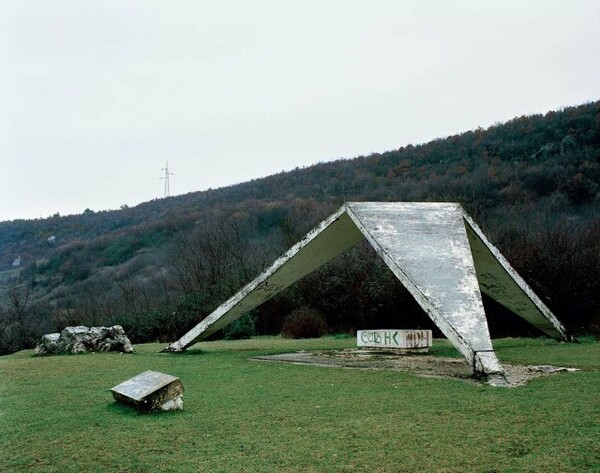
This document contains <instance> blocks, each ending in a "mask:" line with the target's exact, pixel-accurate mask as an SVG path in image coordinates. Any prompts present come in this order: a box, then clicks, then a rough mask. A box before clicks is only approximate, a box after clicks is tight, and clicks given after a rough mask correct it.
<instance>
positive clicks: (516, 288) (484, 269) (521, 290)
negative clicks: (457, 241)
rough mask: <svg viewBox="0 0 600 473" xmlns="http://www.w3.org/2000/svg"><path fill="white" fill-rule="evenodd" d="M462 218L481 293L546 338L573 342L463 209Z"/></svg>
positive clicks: (550, 312) (562, 326) (561, 325)
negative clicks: (533, 327)
mask: <svg viewBox="0 0 600 473" xmlns="http://www.w3.org/2000/svg"><path fill="white" fill-rule="evenodd" d="M463 217H464V219H465V222H466V228H467V236H468V238H469V245H470V246H471V252H472V253H473V259H474V261H475V271H476V272H477V280H478V281H479V287H480V289H481V292H483V293H485V294H486V295H488V296H490V297H491V298H492V299H494V300H495V301H497V302H498V303H500V304H502V305H503V306H504V307H506V308H507V309H509V310H510V311H511V312H513V313H515V314H516V315H518V316H519V317H521V318H523V319H524V320H526V321H527V322H529V323H530V324H531V325H533V326H535V327H537V328H538V329H540V330H541V331H542V332H544V333H545V334H546V335H549V336H550V337H552V338H556V339H558V340H565V341H570V340H573V337H572V336H571V335H570V334H569V333H568V332H567V329H566V328H565V327H564V325H563V324H561V323H560V321H559V320H558V319H557V318H556V317H555V316H554V314H553V313H552V311H551V310H550V309H549V308H548V307H547V306H546V305H545V304H544V303H543V302H542V301H541V299H540V298H539V297H538V296H537V295H536V294H535V292H533V289H531V287H530V286H529V285H528V284H527V283H526V282H525V280H524V279H523V278H522V277H521V276H520V275H519V274H518V273H517V271H515V269H514V268H513V267H512V266H511V265H510V263H509V262H508V261H507V260H506V258H504V256H503V255H502V253H500V250H498V248H496V247H495V246H494V245H493V244H492V243H490V241H489V240H488V239H487V238H486V237H485V234H484V233H483V231H482V230H481V229H480V228H479V226H478V225H477V224H476V223H475V222H474V221H473V219H472V218H471V217H470V216H469V215H467V214H466V212H464V210H463Z"/></svg>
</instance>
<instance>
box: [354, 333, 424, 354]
mask: <svg viewBox="0 0 600 473" xmlns="http://www.w3.org/2000/svg"><path fill="white" fill-rule="evenodd" d="M432 339H433V337H432V333H431V330H359V331H358V332H357V333H356V344H357V346H359V347H365V348H396V349H400V350H419V351H426V350H427V349H428V348H429V347H431V342H432Z"/></svg>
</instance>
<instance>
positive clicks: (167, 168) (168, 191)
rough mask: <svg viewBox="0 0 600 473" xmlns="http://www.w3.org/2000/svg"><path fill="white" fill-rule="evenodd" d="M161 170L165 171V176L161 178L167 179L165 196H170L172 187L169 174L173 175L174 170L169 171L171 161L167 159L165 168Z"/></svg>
mask: <svg viewBox="0 0 600 473" xmlns="http://www.w3.org/2000/svg"><path fill="white" fill-rule="evenodd" d="M161 171H164V172H165V175H164V177H159V179H160V180H163V179H164V181H165V197H169V196H170V195H171V189H170V188H169V176H173V173H172V172H169V161H167V165H166V166H165V167H164V168H161Z"/></svg>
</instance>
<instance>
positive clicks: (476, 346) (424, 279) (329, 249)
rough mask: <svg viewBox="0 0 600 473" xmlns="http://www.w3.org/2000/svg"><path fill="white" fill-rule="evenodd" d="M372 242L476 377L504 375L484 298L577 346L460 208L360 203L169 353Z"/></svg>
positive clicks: (343, 210) (302, 244)
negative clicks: (347, 253) (325, 265)
mask: <svg viewBox="0 0 600 473" xmlns="http://www.w3.org/2000/svg"><path fill="white" fill-rule="evenodd" d="M364 238H366V239H367V240H368V241H369V243H370V244H371V245H372V246H373V247H374V248H375V251H376V252H377V253H378V254H379V256H381V258H383V260H384V261H385V263H386V264H387V265H388V266H389V268H390V269H391V270H392V272H393V273H394V274H395V275H396V277H397V278H398V279H399V280H400V281H401V282H402V284H403V285H404V286H405V287H406V288H407V289H408V290H409V291H410V293H411V294H412V295H413V297H414V298H415V299H416V300H417V302H418V303H419V304H420V305H421V307H422V308H423V309H424V310H425V312H426V313H427V314H428V315H429V316H430V317H431V319H432V320H433V321H434V322H435V324H436V325H437V326H438V327H439V329H440V330H441V331H442V332H443V333H444V335H445V336H446V337H448V339H449V340H450V341H451V342H452V343H453V344H454V346H455V347H456V348H457V349H458V350H459V351H460V352H461V353H462V354H463V355H464V357H465V358H466V359H467V361H468V363H469V364H470V365H471V367H472V369H473V372H474V373H475V374H476V375H479V376H485V377H488V376H491V375H497V376H500V377H502V376H503V373H504V371H503V369H502V366H501V365H500V363H499V362H498V359H497V358H496V354H495V353H494V349H493V347H492V342H491V339H490V334H489V329H488V325H487V319H486V316H485V312H484V309H483V303H482V301H481V292H484V293H486V294H487V295H489V296H490V297H492V298H493V299H495V300H496V301H498V302H499V303H500V304H502V305H504V306H505V307H507V308H508V309H510V310H511V311H513V312H514V313H515V314H517V315H519V316H521V317H522V318H523V319H525V320H527V321H528V322H530V323H531V324H533V325H534V326H536V327H538V328H539V329H540V330H541V331H542V332H544V333H546V334H547V335H550V336H551V337H554V338H557V339H563V340H569V339H570V338H571V337H570V336H569V335H568V334H567V332H566V330H565V327H564V326H563V325H562V324H561V323H560V322H559V321H558V320H557V319H556V317H555V316H554V315H553V314H552V312H551V311H550V310H549V309H548V308H547V307H546V306H545V305H544V303H543V302H542V301H541V300H540V299H539V298H538V297H537V296H536V295H535V294H534V292H533V291H532V289H531V288H530V287H529V286H528V285H527V283H526V282H525V281H524V280H523V279H522V278H521V277H520V276H519V275H518V274H517V273H516V271H515V270H514V269H513V268H512V267H511V265H510V264H509V263H508V261H506V259H505V258H504V257H503V256H502V255H501V254H500V252H499V251H498V249H497V248H496V247H494V246H493V245H492V244H491V243H490V242H489V241H488V240H487V239H486V237H485V236H484V234H483V232H482V231H481V230H480V228H479V227H478V226H477V225H476V224H475V222H473V220H472V219H471V218H470V217H469V216H468V215H467V214H466V212H465V211H464V210H463V208H462V207H461V206H460V205H459V204H455V203H414V202H413V203H409V202H389V203H387V202H352V203H346V204H345V205H344V206H342V207H341V208H340V209H339V210H338V211H337V212H336V213H335V214H333V215H332V216H330V217H329V218H328V219H326V220H324V221H323V222H322V223H321V224H320V225H319V226H317V227H316V228H315V229H314V230H312V231H311V232H310V233H308V234H307V235H306V236H305V237H304V238H303V239H302V241H300V242H299V243H297V244H296V245H294V246H293V247H292V248H291V249H290V250H289V251H288V252H287V253H285V254H284V255H283V256H282V257H280V258H279V259H278V260H277V261H275V263H273V265H272V266H271V267H270V268H268V269H267V270H266V271H264V272H263V273H262V274H260V275H259V276H258V277H257V278H256V279H255V280H254V281H252V282H251V283H250V284H248V285H247V286H245V287H244V288H243V289H241V290H240V291H239V292H238V293H237V294H235V295H234V296H233V297H231V298H230V299H229V300H228V301H226V302H225V303H223V304H222V305H221V306H220V307H218V308H217V309H216V310H215V311H214V312H212V313H211V314H210V315H209V316H208V317H206V318H205V319H204V320H202V321H201V322H200V323H199V324H198V325H196V326H195V327H194V328H193V329H191V330H190V331H189V332H188V333H186V334H185V335H184V336H183V337H181V338H180V339H179V340H177V341H176V342H174V343H172V344H171V345H169V346H168V347H167V348H166V350H168V351H181V350H185V349H186V348H187V347H189V346H190V345H192V344H193V343H195V342H197V341H199V340H201V339H203V338H206V337H208V336H209V335H211V334H212V333H214V332H216V331H218V330H220V329H222V328H223V327H225V326H226V325H227V324H229V323H231V322H233V321H234V320H236V319H237V318H239V317H241V316H242V315H244V314H245V313H247V312H249V311H250V310H252V309H254V308H255V307H257V306H259V305H260V304H262V303H263V302H265V301H267V300H268V299H270V298H271V297H273V296H275V295H276V294H278V293H279V292H281V291H283V290H284V289H286V288H287V287H289V286H290V285H292V284H293V283H295V282H296V281H298V280H299V279H301V278H303V277H304V276H306V275H307V274H309V273H311V272H313V271H315V270H316V269H318V268H319V267H321V266H322V265H324V264H325V263H327V262H328V261H330V260H332V259H333V258H335V257H336V256H338V255H339V254H341V253H343V252H344V251H346V250H347V249H349V248H350V247H352V246H354V245H355V244H357V243H358V242H360V241H361V240H363V239H364ZM480 291H481V292H480Z"/></svg>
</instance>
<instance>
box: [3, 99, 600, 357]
mask: <svg viewBox="0 0 600 473" xmlns="http://www.w3.org/2000/svg"><path fill="white" fill-rule="evenodd" d="M599 190H600V102H594V103H590V104H585V105H581V106H577V107H570V108H566V109H563V110H561V111H556V112H549V113H547V114H545V115H534V116H524V117H518V118H515V119H513V120H510V121H509V122H507V123H504V124H498V125H495V126H492V127H490V128H488V129H477V130H473V131H469V132H466V133H462V134H460V135H455V136H450V137H448V138H444V139H438V140H434V141H432V142H430V143H427V144H422V145H418V146H412V145H409V146H406V147H403V148H400V149H398V150H395V151H389V152H385V153H381V154H373V155H370V156H361V157H357V158H354V159H341V160H337V161H333V162H327V163H321V164H317V165H315V166H310V167H306V168H302V169H296V170H294V171H290V172H283V173H279V174H276V175H272V176H269V177H266V178H262V179H256V180H253V181H250V182H246V183H243V184H239V185H235V186H230V187H226V188H221V189H214V190H208V191H204V192H194V193H190V194H186V195H182V196H177V197H170V198H166V199H158V200H153V201H151V202H147V203H144V204H140V205H138V206H135V207H132V208H123V209H121V210H117V211H103V212H93V211H86V212H84V213H83V214H81V215H75V216H67V217H60V216H55V217H52V218H48V219H38V220H15V221H11V222H1V223H0V291H1V292H0V297H2V296H3V300H4V306H3V308H2V312H1V314H0V315H2V317H3V319H2V320H3V321H4V322H3V323H2V324H0V341H2V340H4V341H3V343H4V347H5V348H4V351H6V350H7V349H8V348H6V347H7V346H8V345H7V344H10V343H13V342H12V341H11V340H12V338H10V337H12V336H13V335H12V334H13V332H14V324H15V322H14V320H13V319H14V316H15V298H17V299H18V301H17V306H18V304H21V305H22V303H23V302H25V303H26V307H27V310H26V312H27V316H28V317H29V319H31V320H30V321H29V322H28V326H30V327H29V328H30V329H31V330H30V332H31V334H30V335H31V337H34V336H37V334H38V332H39V331H40V330H42V329H43V330H47V329H48V328H49V327H51V326H54V327H57V328H59V327H60V326H61V325H64V323H67V322H68V323H75V322H77V323H100V322H102V323H108V322H112V321H116V322H121V323H122V324H123V325H126V326H127V325H129V326H130V328H131V329H132V330H135V331H136V335H134V338H138V339H146V338H148V337H150V338H169V337H172V336H173V334H174V333H180V332H181V330H182V329H183V328H185V326H187V325H189V324H191V323H192V321H197V319H198V314H205V313H207V311H209V310H210V309H211V308H213V307H214V306H215V305H216V304H217V303H218V302H221V301H222V298H223V297H226V296H228V295H231V292H232V291H234V290H235V289H237V288H239V287H240V286H241V284H243V283H244V282H247V281H248V280H249V279H251V278H252V277H253V276H254V275H255V274H256V272H257V271H259V270H260V269H262V268H263V267H264V266H265V265H266V264H267V263H270V262H271V260H272V259H273V258H274V257H276V256H278V255H279V254H280V253H281V252H282V251H284V250H285V249H287V247H288V246H289V245H290V244H291V243H293V242H294V241H295V240H296V239H297V238H299V237H301V236H302V235H303V233H304V232H305V231H307V230H308V229H310V228H311V227H312V226H313V225H315V224H316V223H318V221H319V220H320V219H322V218H323V217H325V216H326V215H327V214H329V213H330V212H332V211H334V210H335V209H336V208H337V207H338V206H339V205H340V204H341V203H343V202H344V201H354V200H356V201H458V202H460V203H462V204H463V205H464V206H465V207H466V209H467V210H468V211H469V212H470V213H471V214H472V215H473V217H474V218H475V219H476V220H477V221H478V222H479V223H480V224H481V225H482V226H483V228H484V230H485V231H486V232H487V233H488V234H489V235H490V236H491V239H492V240H493V241H494V242H495V243H496V244H497V245H498V246H499V247H500V249H501V250H502V251H503V252H504V253H505V254H506V255H507V257H508V259H509V261H511V263H512V264H513V265H514V266H515V267H516V268H517V269H518V270H519V271H520V272H521V273H522V274H523V276H524V277H525V279H526V280H527V281H528V282H529V283H530V284H532V285H533V286H534V288H535V289H536V290H537V291H538V292H539V293H540V294H541V296H542V298H543V299H544V300H545V301H546V302H547V303H548V305H549V306H550V307H551V308H552V309H553V310H554V311H555V312H556V313H557V314H558V315H559V317H561V318H562V319H563V320H565V322H566V323H567V325H570V326H571V328H573V329H576V330H577V329H580V330H590V329H591V330H593V327H592V326H593V325H594V324H595V323H597V320H596V319H595V318H597V317H598V313H599V312H600V310H599V309H600V303H599V301H598V294H600V291H599V290H598V289H599V287H598V281H599V280H600V277H599V276H600V274H599V273H598V271H599V269H598V268H599V267H600V261H599V256H598V255H600V246H599V243H598V242H599V241H600V218H599V215H600V212H598V210H599V206H600V198H599ZM361 252H362V253H361ZM359 253H360V254H359ZM342 260H343V261H338V262H336V263H335V264H336V265H338V266H340V265H346V266H344V267H343V268H341V270H342V271H343V274H344V277H345V278H347V281H346V284H347V285H350V286H352V285H353V287H354V289H359V292H358V294H362V295H361V297H360V300H357V297H358V296H357V295H351V296H350V295H348V294H346V293H343V291H344V289H343V284H342V281H338V282H337V283H336V282H335V281H334V282H331V281H332V279H331V278H329V279H327V280H328V281H330V282H328V283H327V284H324V283H323V281H322V280H319V284H320V286H319V287H320V289H319V290H314V288H312V289H311V288H310V287H309V286H310V284H311V278H309V279H308V280H307V281H304V282H303V283H301V284H300V285H298V287H296V288H294V289H293V290H291V291H288V292H289V293H288V294H286V295H284V296H282V297H280V298H278V300H276V301H274V302H272V303H271V304H270V305H267V306H266V307H265V308H263V309H261V311H260V312H257V313H256V314H254V315H253V317H254V319H255V320H254V322H256V327H257V329H258V330H259V331H263V332H273V331H277V330H278V329H279V328H280V326H277V323H276V322H273V321H272V320H271V319H270V317H275V315H274V314H275V312H277V311H291V310H292V309H294V308H297V307H298V306H301V307H307V306H309V307H311V308H314V309H316V310H318V311H319V312H320V313H322V314H323V316H324V318H325V319H326V322H327V324H328V326H329V328H330V330H343V329H352V328H354V326H356V325H357V324H362V325H369V323H371V321H373V323H375V321H377V320H378V318H381V317H384V313H386V311H388V312H389V311H391V310H396V309H397V308H398V306H399V305H402V307H405V305H406V304H408V302H406V300H405V299H401V300H400V299H398V298H397V297H395V296H389V295H387V294H381V293H379V292H381V291H379V290H377V289H375V286H379V287H381V288H385V287H389V285H391V284H392V285H393V284H395V282H393V281H391V282H390V281H388V280H387V279H385V278H387V275H382V274H383V273H385V271H384V270H383V269H381V267H380V266H378V263H377V262H375V261H374V258H373V257H372V254H371V253H369V251H368V249H365V248H358V249H355V250H354V251H353V252H351V254H350V256H345V257H343V258H342ZM365 261H368V262H369V263H368V264H370V265H371V266H369V267H370V268H372V273H373V275H372V276H373V278H375V279H370V280H369V281H366V280H364V279H365V277H366V276H365V268H363V267H362V266H361V265H363V264H367V263H365ZM333 266H335V265H333ZM359 267H360V268H359ZM337 269H340V268H337ZM330 270H331V268H325V269H324V270H322V271H321V272H320V273H319V274H317V275H315V276H313V277H312V280H314V281H316V280H317V279H318V278H323V277H324V274H326V273H327V271H330ZM367 273H368V271H367ZM352 278H354V279H352ZM361 278H362V279H361ZM378 278H379V279H378ZM382 278H384V279H385V280H384V279H382ZM333 279H334V280H335V278H333ZM314 281H313V282H314ZM335 284H338V286H339V287H338V286H335V287H331V285H335ZM325 288H328V291H329V292H327V293H326V294H320V290H321V289H323V290H324V289H325ZM371 292H372V293H371ZM2 293H4V294H2ZM317 294H318V295H319V297H320V299H318V300H317V299H316V295H317ZM276 304H279V306H278V307H275V306H276ZM370 304H371V305H370ZM17 309H18V307H17ZM348 311H350V312H352V313H351V314H346V315H345V316H344V317H345V318H344V320H345V321H346V322H344V321H342V320H341V319H340V317H341V315H340V314H342V313H345V312H348ZM17 312H18V310H17ZM172 314H176V315H175V316H173V315H172ZM283 315H285V314H283ZM11 317H12V318H11ZM140 318H143V319H144V320H145V321H146V322H147V323H145V324H142V323H141V322H140V321H139V319H140ZM136 320H137V322H136ZM149 321H154V322H152V323H150V322H149ZM10 327H13V328H12V329H11V328H10ZM27 333H29V332H27ZM2 337H4V339H2ZM23 337H24V338H27V337H26V336H25V335H23ZM23 337H22V338H23ZM9 339H10V340H9ZM13 345H14V344H13ZM1 348H2V347H0V349H1Z"/></svg>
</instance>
